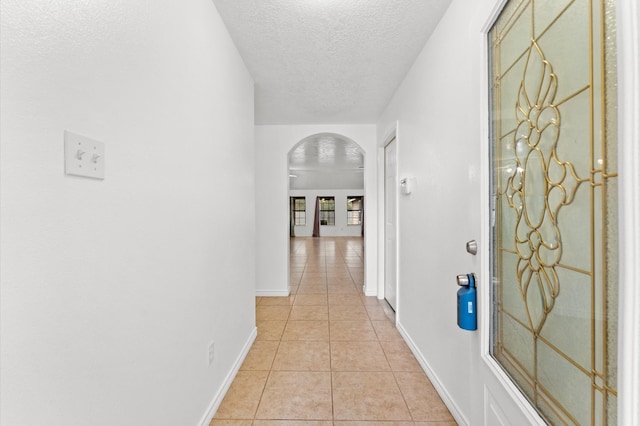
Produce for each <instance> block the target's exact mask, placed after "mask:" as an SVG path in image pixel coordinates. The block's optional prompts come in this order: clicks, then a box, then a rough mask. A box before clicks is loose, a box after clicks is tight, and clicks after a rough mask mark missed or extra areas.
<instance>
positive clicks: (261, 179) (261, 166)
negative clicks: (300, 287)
mask: <svg viewBox="0 0 640 426" xmlns="http://www.w3.org/2000/svg"><path fill="white" fill-rule="evenodd" d="M317 133H337V134H339V135H343V136H346V137H347V138H349V139H351V140H353V141H354V142H356V143H357V144H358V145H360V147H361V148H362V150H363V151H364V153H365V158H364V162H365V169H364V190H365V211H366V212H367V218H366V221H365V258H366V261H365V291H366V292H367V293H368V294H370V295H374V294H375V293H376V287H377V279H378V278H377V272H376V266H375V265H376V263H377V245H376V244H377V243H376V241H377V234H378V231H377V228H376V226H375V223H376V220H377V211H376V210H375V206H376V203H377V195H376V184H377V181H376V179H377V178H376V173H377V170H376V126H375V125H368V124H362V125H291V126H275V125H274V126H256V128H255V147H256V151H255V156H256V211H257V215H256V294H258V295H273V296H275V295H281V296H282V295H287V294H289V177H288V175H289V172H288V154H289V151H290V150H291V148H293V147H294V146H295V145H296V144H297V143H298V142H300V141H301V140H302V139H304V138H305V137H307V136H310V135H314V134H317Z"/></svg>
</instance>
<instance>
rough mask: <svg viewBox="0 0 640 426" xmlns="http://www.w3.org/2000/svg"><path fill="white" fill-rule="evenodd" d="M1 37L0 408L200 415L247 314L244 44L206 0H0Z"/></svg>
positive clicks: (110, 417) (153, 417)
mask: <svg viewBox="0 0 640 426" xmlns="http://www.w3.org/2000/svg"><path fill="white" fill-rule="evenodd" d="M1 42H2V45H1V54H2V57H1V66H2V69H1V73H0V74H1V78H2V80H1V86H2V94H1V102H2V103H1V117H0V118H1V126H0V128H1V141H2V144H1V147H0V149H1V166H2V167H1V178H2V180H1V187H0V189H1V197H2V205H1V210H0V212H1V216H0V217H1V222H0V224H1V229H2V233H1V245H0V250H1V257H0V261H1V275H0V276H1V297H0V300H1V309H0V310H1V315H2V316H1V333H0V335H1V339H2V341H1V345H0V346H1V357H2V361H1V368H2V370H1V375H0V377H1V379H0V380H1V381H0V395H1V398H2V399H1V402H0V405H1V407H2V409H1V410H0V423H1V424H3V425H7V426H9V425H27V424H29V425H35V424H51V425H89V424H91V425H154V426H156V425H171V426H173V425H195V424H198V422H199V421H200V420H201V419H202V418H204V417H206V413H207V412H208V410H210V409H211V405H210V404H212V401H213V400H214V396H215V395H216V394H217V393H218V392H219V391H221V390H222V387H223V385H224V384H225V379H226V377H227V375H228V374H229V373H230V372H231V371H232V368H233V366H234V362H236V361H237V358H238V356H239V355H240V353H241V351H242V350H243V347H244V345H245V344H246V343H247V341H249V340H250V339H251V336H252V335H253V334H252V333H254V330H255V313H254V300H253V296H254V291H255V287H254V281H255V269H254V243H255V241H254V235H255V233H254V231H255V230H254V220H255V219H254V170H253V157H254V146H253V81H252V79H251V77H250V76H249V74H248V72H247V71H246V69H245V66H244V64H243V61H242V60H241V58H240V56H239V55H238V53H237V51H236V48H235V47H234V45H233V44H232V42H231V40H230V38H229V36H228V34H227V32H226V29H225V27H224V25H223V23H222V21H221V20H220V18H219V16H218V14H217V12H216V10H215V7H214V6H213V4H212V2H211V1H210V0H193V1H189V2H182V1H178V0H167V1H163V2H157V1H148V0H138V1H102V0H98V1H90V2H87V1H80V0H64V1H63V0H40V1H36V0H34V1H27V2H25V1H23V0H3V2H2V40H1ZM65 129H67V130H70V131H72V132H76V133H80V134H84V135H86V136H89V137H92V138H94V139H97V140H100V141H103V142H105V144H106V179H105V180H104V181H97V180H90V179H84V178H78V177H71V176H65V175H64V172H63V170H64V168H63V131H64V130H65ZM230 176H233V177H234V181H233V185H230V184H229V183H230ZM239 201H241V202H239ZM234 205H236V206H241V208H239V209H234V210H228V209H227V207H228V206H234ZM211 341H215V345H216V346H215V360H214V363H213V365H212V366H211V367H209V366H208V345H209V342H211ZM205 420H206V419H205Z"/></svg>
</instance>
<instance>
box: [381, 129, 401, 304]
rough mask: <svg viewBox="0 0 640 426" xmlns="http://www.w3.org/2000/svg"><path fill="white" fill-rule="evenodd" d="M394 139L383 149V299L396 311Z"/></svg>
mask: <svg viewBox="0 0 640 426" xmlns="http://www.w3.org/2000/svg"><path fill="white" fill-rule="evenodd" d="M396 145H397V143H396V139H395V138H394V139H392V140H391V142H389V144H388V145H387V146H386V147H385V148H384V297H385V299H386V300H387V302H388V303H389V305H391V307H392V308H393V310H394V311H395V310H396V297H397V285H398V279H397V277H398V256H397V253H398V251H397V246H398V242H397V239H398V214H397V212H398V162H397V154H396V152H397V147H396Z"/></svg>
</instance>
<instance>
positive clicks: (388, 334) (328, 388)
mask: <svg viewBox="0 0 640 426" xmlns="http://www.w3.org/2000/svg"><path fill="white" fill-rule="evenodd" d="M290 274H291V279H290V282H291V296H290V297H268V298H267V297H262V298H260V297H259V298H257V299H256V321H257V326H258V337H257V339H256V341H255V343H254V345H253V347H252V348H251V350H250V352H249V354H248V355H247V358H246V360H245V362H244V364H243V365H242V367H241V368H240V371H239V372H238V375H237V376H236V378H235V380H234V382H233V384H232V385H231V388H230V389H229V392H228V393H227V395H226V397H225V399H224V401H223V402H222V404H221V405H220V407H219V409H218V411H217V413H216V415H215V417H214V420H213V421H212V422H211V425H212V426H214V425H239V426H242V425H246V426H249V425H255V426H260V425H317V426H321V425H322V426H324V425H353V426H356V425H380V426H382V425H430V426H436V425H441V426H444V425H455V424H456V423H455V421H454V419H453V417H452V416H451V414H450V413H449V411H448V410H447V408H446V406H445V405H444V403H443V402H442V400H441V399H440V398H439V396H438V394H437V393H436V391H435V389H434V388H433V386H432V385H431V383H430V382H429V380H428V379H427V377H426V375H425V374H424V372H423V371H422V369H421V368H420V366H419V364H418V362H417V361H416V359H415V358H414V356H413V354H412V353H411V351H410V350H409V348H408V347H407V345H406V344H405V342H404V340H403V339H402V337H401V336H400V334H399V333H398V331H397V330H396V328H395V327H394V325H393V322H392V321H391V320H390V318H392V317H393V311H391V310H390V308H389V307H388V305H386V303H384V302H382V303H381V302H379V301H378V299H377V298H375V297H365V296H364V295H363V293H362V285H363V279H364V278H363V274H364V247H363V239H362V238H345V237H343V238H292V239H291V262H290Z"/></svg>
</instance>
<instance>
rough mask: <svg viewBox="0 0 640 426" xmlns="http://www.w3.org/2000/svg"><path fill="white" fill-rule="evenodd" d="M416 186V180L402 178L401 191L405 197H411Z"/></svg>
mask: <svg viewBox="0 0 640 426" xmlns="http://www.w3.org/2000/svg"><path fill="white" fill-rule="evenodd" d="M414 184H415V178H402V179H400V191H401V192H402V193H403V194H404V195H409V194H411V192H412V191H413V187H414Z"/></svg>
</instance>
